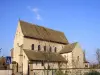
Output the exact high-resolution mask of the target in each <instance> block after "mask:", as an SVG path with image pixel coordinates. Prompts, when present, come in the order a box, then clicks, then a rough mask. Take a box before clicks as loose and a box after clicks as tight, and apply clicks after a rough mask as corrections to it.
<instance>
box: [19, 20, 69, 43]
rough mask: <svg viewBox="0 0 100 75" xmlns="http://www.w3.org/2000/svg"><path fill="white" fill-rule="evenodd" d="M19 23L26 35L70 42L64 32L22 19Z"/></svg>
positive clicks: (46, 39)
mask: <svg viewBox="0 0 100 75" xmlns="http://www.w3.org/2000/svg"><path fill="white" fill-rule="evenodd" d="M19 23H20V26H21V29H22V33H23V34H24V36H25V37H30V38H35V39H40V40H45V41H52V42H57V43H63V44H68V40H67V39H66V37H65V35H64V33H63V32H60V31H56V30H52V29H49V28H45V27H42V26H38V25H35V24H31V23H28V22H24V21H22V20H20V21H19Z"/></svg>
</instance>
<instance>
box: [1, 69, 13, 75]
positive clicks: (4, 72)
mask: <svg viewBox="0 0 100 75" xmlns="http://www.w3.org/2000/svg"><path fill="white" fill-rule="evenodd" d="M11 74H12V70H0V75H11Z"/></svg>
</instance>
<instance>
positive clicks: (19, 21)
mask: <svg viewBox="0 0 100 75" xmlns="http://www.w3.org/2000/svg"><path fill="white" fill-rule="evenodd" d="M19 22H24V23H28V24H30V25H35V26H39V27H43V28H45V29H50V30H53V31H57V32H61V33H63V32H62V31H59V30H55V29H51V28H48V27H44V26H41V25H38V24H34V23H30V22H25V21H23V20H19Z"/></svg>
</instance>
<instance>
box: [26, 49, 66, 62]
mask: <svg viewBox="0 0 100 75" xmlns="http://www.w3.org/2000/svg"><path fill="white" fill-rule="evenodd" d="M24 52H25V54H26V55H27V57H28V59H29V60H31V61H48V60H49V61H51V62H60V61H61V62H66V59H65V58H64V57H62V56H61V55H60V54H58V53H47V52H43V51H37V52H36V51H33V50H27V49H24Z"/></svg>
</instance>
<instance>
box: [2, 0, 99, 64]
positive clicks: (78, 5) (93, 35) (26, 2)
mask: <svg viewBox="0 0 100 75" xmlns="http://www.w3.org/2000/svg"><path fill="white" fill-rule="evenodd" d="M19 19H21V20H24V21H27V22H31V23H34V24H38V25H41V26H44V27H48V28H51V29H55V30H59V31H62V32H64V33H65V35H66V37H67V39H68V40H69V42H70V43H72V42H79V43H80V45H81V47H82V49H83V50H85V51H86V57H87V59H88V60H89V61H93V62H95V60H96V59H95V51H96V48H100V0H0V48H2V52H1V55H5V56H7V55H9V52H10V49H11V48H12V47H13V40H14V35H15V31H16V28H17V24H18V20H19Z"/></svg>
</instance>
